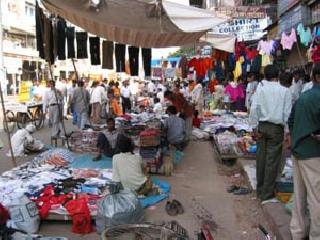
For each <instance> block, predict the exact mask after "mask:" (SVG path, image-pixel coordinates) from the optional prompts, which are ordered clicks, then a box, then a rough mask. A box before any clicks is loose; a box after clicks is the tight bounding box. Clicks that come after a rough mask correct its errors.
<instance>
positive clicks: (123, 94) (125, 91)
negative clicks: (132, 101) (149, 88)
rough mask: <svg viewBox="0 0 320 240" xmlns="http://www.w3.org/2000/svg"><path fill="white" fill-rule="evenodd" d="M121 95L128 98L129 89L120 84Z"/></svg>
mask: <svg viewBox="0 0 320 240" xmlns="http://www.w3.org/2000/svg"><path fill="white" fill-rule="evenodd" d="M120 94H121V97H124V98H130V95H131V91H130V88H129V87H125V86H122V87H121V89H120Z"/></svg>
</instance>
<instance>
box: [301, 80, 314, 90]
mask: <svg viewBox="0 0 320 240" xmlns="http://www.w3.org/2000/svg"><path fill="white" fill-rule="evenodd" d="M311 88H313V82H312V81H311V82H307V83H305V84H303V85H302V91H301V93H303V92H305V91H308V90H310V89H311Z"/></svg>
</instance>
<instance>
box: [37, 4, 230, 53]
mask: <svg viewBox="0 0 320 240" xmlns="http://www.w3.org/2000/svg"><path fill="white" fill-rule="evenodd" d="M101 2H102V4H101V6H100V7H99V8H96V9H95V8H92V6H90V0H42V4H43V6H44V7H45V8H46V9H47V10H48V11H50V12H51V13H54V14H57V15H59V16H61V17H62V18H64V19H66V20H67V21H69V22H71V23H73V24H74V25H76V26H79V27H81V28H83V29H84V30H86V31H87V32H89V33H91V34H94V35H97V36H100V37H103V38H106V39H108V40H111V41H114V42H119V43H123V44H131V45H135V46H140V47H146V48H160V47H169V46H181V45H185V44H189V43H195V42H196V41H197V40H198V39H199V38H200V37H201V36H202V35H204V33H205V32H207V31H208V30H210V29H212V28H213V27H214V26H216V25H219V24H221V23H223V22H226V21H227V20H228V19H227V18H226V17H219V16H217V14H216V13H215V12H213V11H211V10H210V11H208V10H203V9H198V8H195V7H189V6H184V5H181V4H176V3H172V2H168V1H166V0H163V1H154V0H104V1H101Z"/></svg>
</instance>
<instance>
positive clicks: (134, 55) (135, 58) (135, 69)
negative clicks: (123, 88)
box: [128, 46, 139, 76]
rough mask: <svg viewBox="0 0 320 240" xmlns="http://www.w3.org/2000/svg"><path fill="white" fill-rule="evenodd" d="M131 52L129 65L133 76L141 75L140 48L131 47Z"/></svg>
mask: <svg viewBox="0 0 320 240" xmlns="http://www.w3.org/2000/svg"><path fill="white" fill-rule="evenodd" d="M128 50H129V64H130V73H131V76H138V75H139V48H137V47H134V46H130V47H129V48H128Z"/></svg>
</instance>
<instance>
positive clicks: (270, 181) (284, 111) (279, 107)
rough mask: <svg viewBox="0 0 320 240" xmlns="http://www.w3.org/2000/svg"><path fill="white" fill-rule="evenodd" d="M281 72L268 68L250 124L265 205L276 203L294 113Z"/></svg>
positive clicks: (261, 196)
mask: <svg viewBox="0 0 320 240" xmlns="http://www.w3.org/2000/svg"><path fill="white" fill-rule="evenodd" d="M278 75H279V70H278V68H277V67H276V66H274V65H268V66H266V67H265V71H264V77H265V79H266V80H262V82H261V83H260V84H259V86H258V88H257V91H256V93H255V95H254V97H253V102H252V105H251V110H250V121H251V123H252V124H253V127H254V128H256V132H257V136H258V140H257V196H258V198H259V199H260V200H261V201H262V204H264V203H267V202H272V201H275V199H274V187H275V182H276V178H277V176H278V169H279V166H280V164H281V156H282V147H283V146H282V144H283V137H284V126H285V125H286V123H287V121H288V118H289V115H290V111H291V104H292V100H291V93H290V91H289V89H287V88H285V87H283V86H281V85H280V83H279V80H278Z"/></svg>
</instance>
